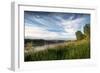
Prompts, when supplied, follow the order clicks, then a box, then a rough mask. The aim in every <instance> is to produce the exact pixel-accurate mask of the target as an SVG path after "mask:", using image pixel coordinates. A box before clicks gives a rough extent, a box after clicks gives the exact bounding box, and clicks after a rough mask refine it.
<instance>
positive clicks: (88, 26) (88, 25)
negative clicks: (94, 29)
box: [84, 24, 90, 36]
mask: <svg viewBox="0 0 100 73" xmlns="http://www.w3.org/2000/svg"><path fill="white" fill-rule="evenodd" d="M84 34H85V35H86V36H90V24H86V25H85V26H84Z"/></svg>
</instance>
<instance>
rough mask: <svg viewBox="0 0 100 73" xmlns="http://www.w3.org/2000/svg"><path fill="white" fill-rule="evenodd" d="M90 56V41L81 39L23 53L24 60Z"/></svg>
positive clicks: (83, 57)
mask: <svg viewBox="0 0 100 73" xmlns="http://www.w3.org/2000/svg"><path fill="white" fill-rule="evenodd" d="M86 58H90V41H89V39H83V40H79V41H70V42H66V45H63V46H61V45H60V46H56V47H54V49H53V48H48V49H46V50H43V51H39V52H32V51H31V52H30V53H24V60H25V61H42V60H43V61H44V60H64V59H86Z"/></svg>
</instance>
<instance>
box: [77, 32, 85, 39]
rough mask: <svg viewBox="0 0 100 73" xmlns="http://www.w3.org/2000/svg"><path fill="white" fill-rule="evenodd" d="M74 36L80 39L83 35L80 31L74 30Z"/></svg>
mask: <svg viewBox="0 0 100 73" xmlns="http://www.w3.org/2000/svg"><path fill="white" fill-rule="evenodd" d="M76 38H77V40H82V39H83V38H84V35H83V34H82V32H81V31H77V32H76Z"/></svg>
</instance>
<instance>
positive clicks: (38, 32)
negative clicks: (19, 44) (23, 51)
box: [25, 26, 75, 40]
mask: <svg viewBox="0 0 100 73" xmlns="http://www.w3.org/2000/svg"><path fill="white" fill-rule="evenodd" d="M25 38H31V39H48V40H51V39H59V40H62V39H64V40H65V39H66V40H67V39H68V40H70V39H75V36H73V34H71V33H70V34H69V33H68V34H67V33H64V32H62V33H60V34H59V33H57V32H50V31H47V30H45V29H43V28H41V27H30V26H25Z"/></svg>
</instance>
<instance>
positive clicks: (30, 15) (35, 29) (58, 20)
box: [24, 11, 90, 40]
mask: <svg viewBox="0 0 100 73" xmlns="http://www.w3.org/2000/svg"><path fill="white" fill-rule="evenodd" d="M24 24H25V38H33V39H59V40H60V39H61V40H62V39H63V40H74V39H76V36H75V32H76V31H78V30H80V31H82V32H83V27H84V25H85V24H90V14H81V13H61V12H36V11H25V12H24Z"/></svg>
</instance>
